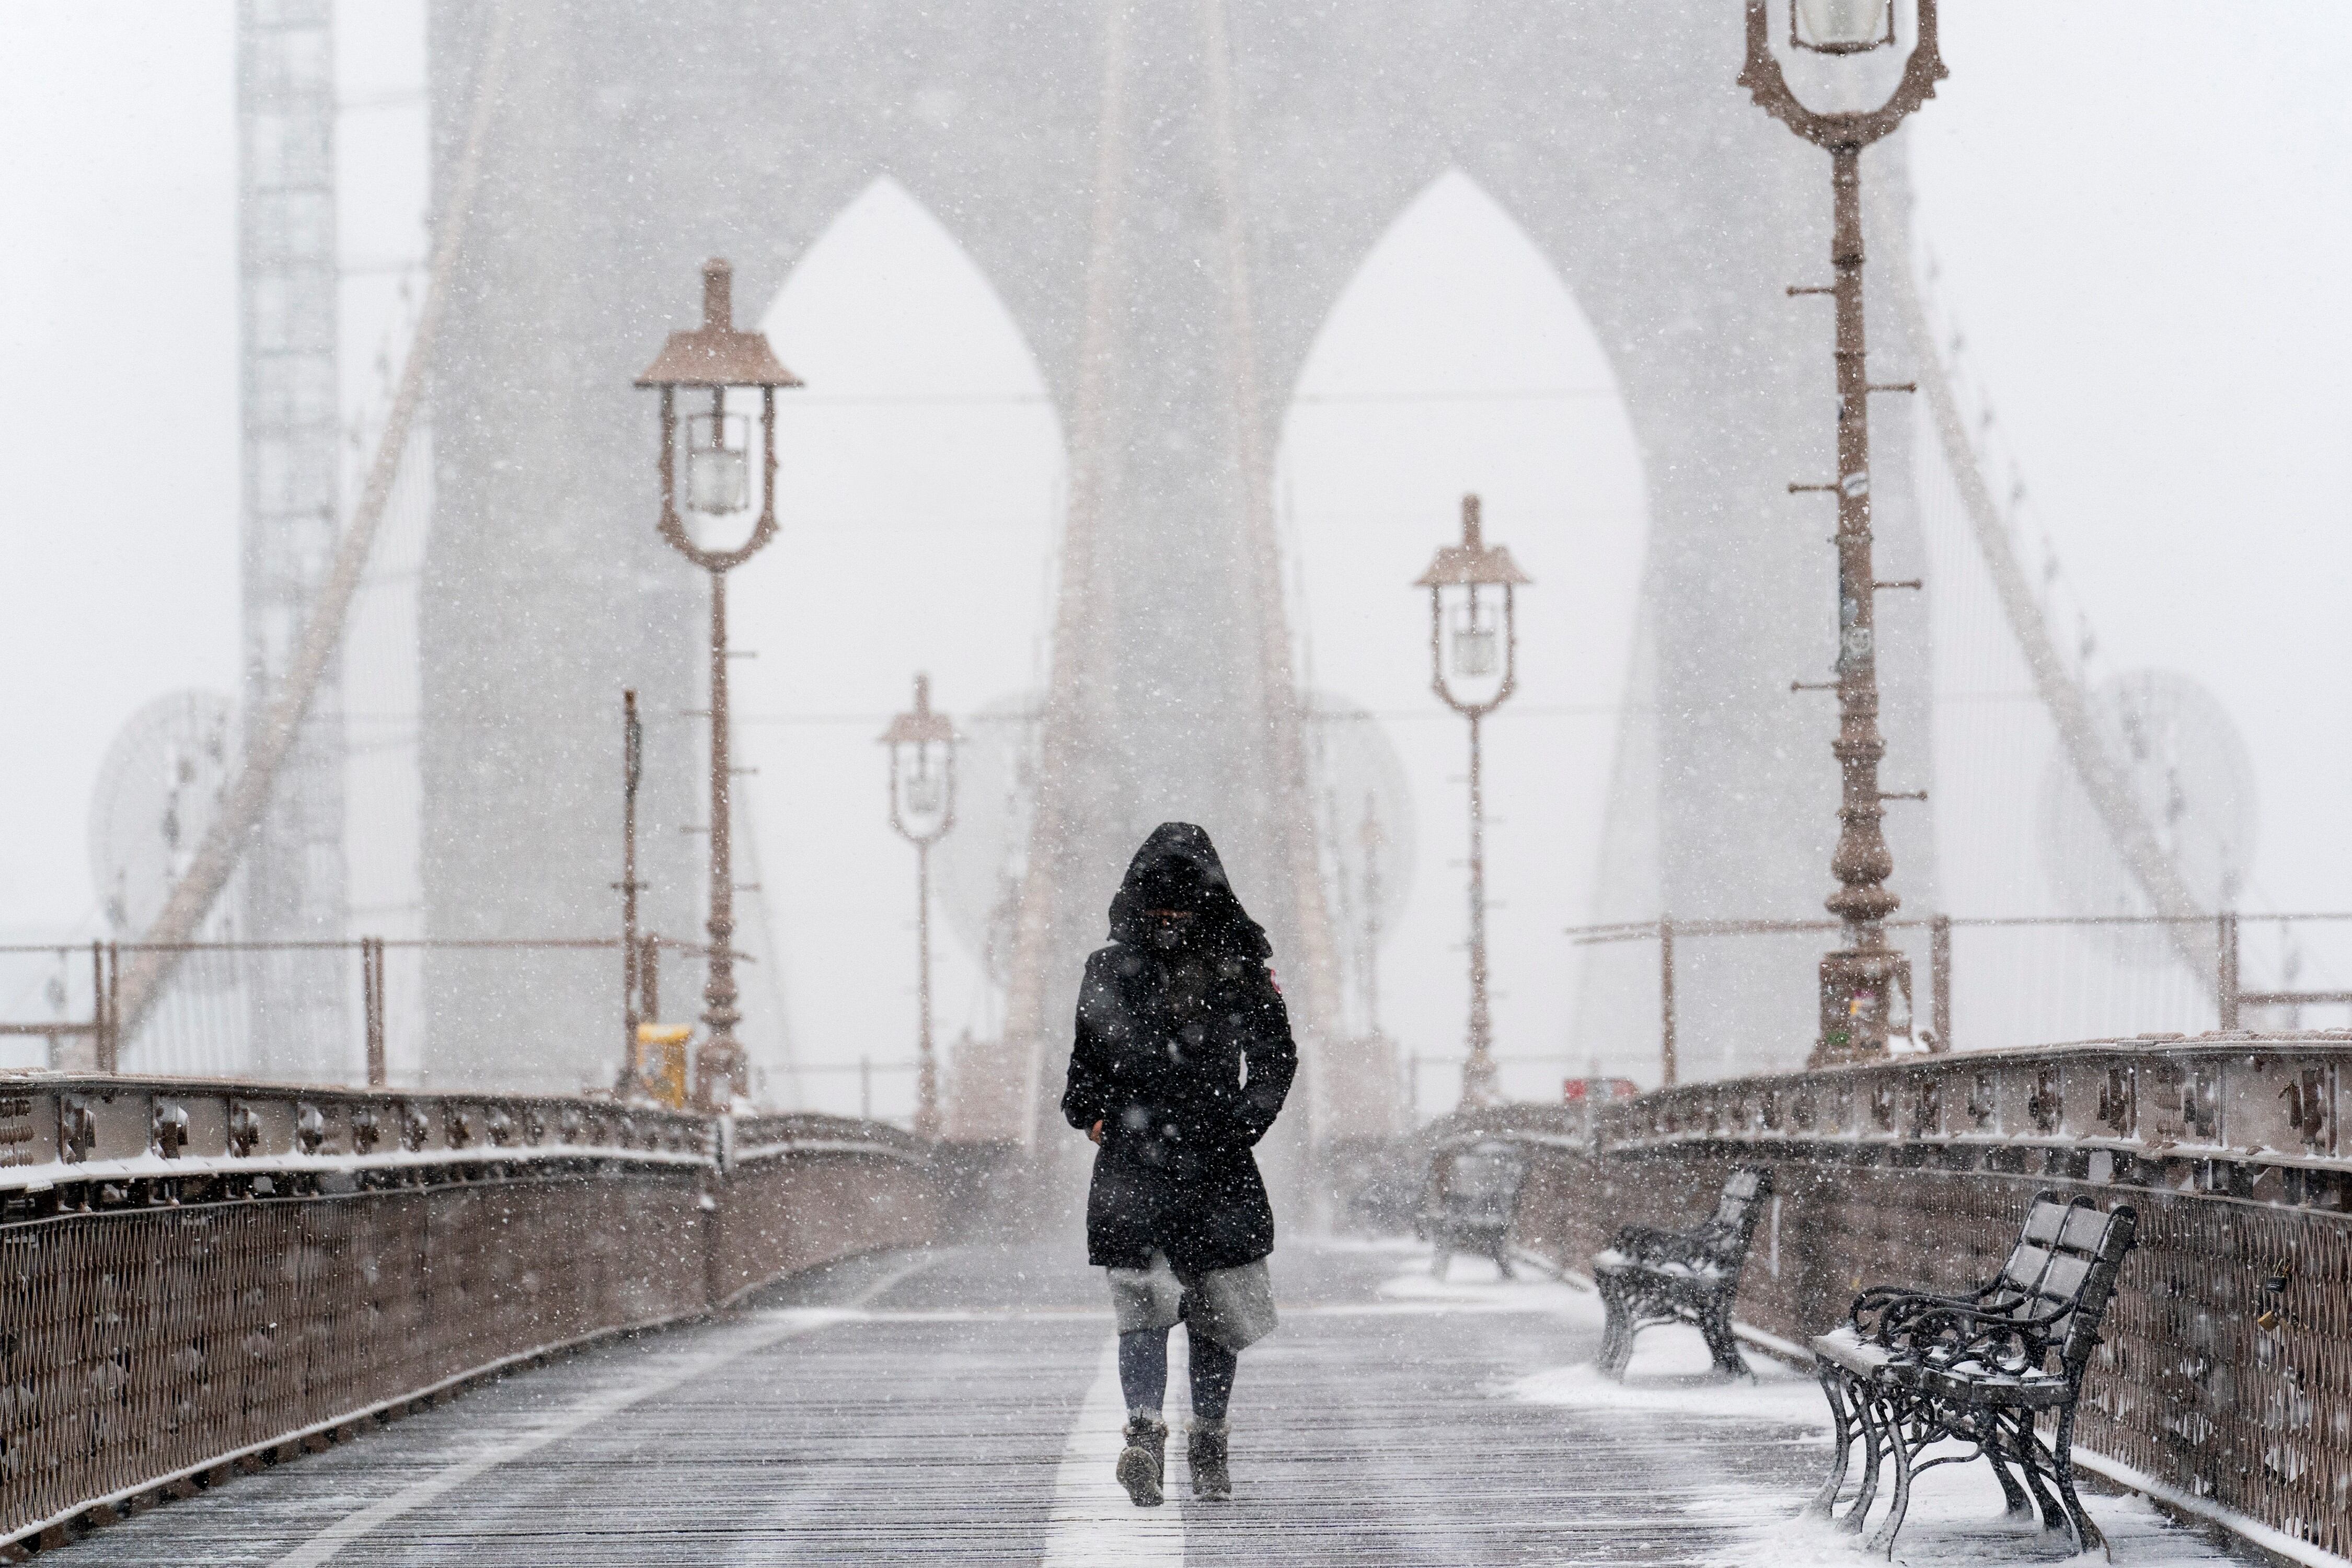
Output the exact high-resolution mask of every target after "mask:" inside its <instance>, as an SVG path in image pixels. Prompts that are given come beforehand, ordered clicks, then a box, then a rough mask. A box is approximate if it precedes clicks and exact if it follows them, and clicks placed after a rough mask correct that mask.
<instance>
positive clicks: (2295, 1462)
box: [1432, 1034, 2352, 1555]
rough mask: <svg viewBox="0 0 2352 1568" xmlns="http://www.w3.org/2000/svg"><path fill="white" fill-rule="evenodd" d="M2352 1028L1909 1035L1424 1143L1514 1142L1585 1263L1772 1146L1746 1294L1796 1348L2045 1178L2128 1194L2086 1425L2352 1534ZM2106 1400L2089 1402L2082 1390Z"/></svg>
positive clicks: (1993, 1229)
mask: <svg viewBox="0 0 2352 1568" xmlns="http://www.w3.org/2000/svg"><path fill="white" fill-rule="evenodd" d="M2347 1080H2352V1035H2343V1034H2336V1035H2326V1036H2316V1035H2279V1036H2250V1035H2239V1036H2234V1037H2232V1036H2225V1035H2210V1036H2201V1037H2196V1038H2190V1039H2182V1038H2179V1037H2169V1038H2155V1037H2149V1038H2141V1039H2135V1040H2120V1041H2112V1042H2099V1043H2092V1044H2084V1045H2074V1046H2062V1047H2046V1048H2037V1049H2032V1050H2016V1051H1999V1052H1984V1053H1968V1052H1962V1053H1958V1054H1955V1055H1950V1056H1936V1057H1921V1058H1908V1059H1901V1060H1897V1061H1895V1062H1889V1063H1885V1064H1880V1065H1874V1066H1870V1067H1859V1068H1841V1069H1832V1070H1829V1071H1823V1072H1815V1073H1796V1074H1787V1075H1781V1076H1775V1077H1763V1078H1752V1079H1731V1080H1727V1081H1722V1082H1716V1083H1705V1084H1690V1085H1685V1086H1684V1087H1681V1088H1677V1089H1664V1090H1660V1091H1658V1092H1656V1093H1653V1094H1648V1095H1644V1096H1643V1097H1641V1098H1640V1099H1638V1100H1631V1101H1626V1102H1622V1103H1621V1104H1620V1105H1618V1106H1616V1107H1614V1108H1612V1109H1609V1110H1604V1111H1602V1112H1601V1115H1600V1118H1599V1123H1598V1126H1597V1127H1591V1128H1588V1127H1587V1126H1586V1125H1585V1123H1584V1121H1583V1120H1582V1118H1581V1115H1580V1112H1579V1111H1578V1110H1573V1109H1570V1108H1565V1107H1561V1108H1554V1107H1541V1108H1538V1107H1525V1106H1522V1107H1513V1108H1507V1109H1504V1110H1496V1111H1487V1112H1482V1113H1476V1114H1475V1115H1473V1116H1462V1117H1456V1118H1453V1119H1450V1120H1449V1121H1444V1122H1440V1123H1438V1124H1436V1125H1435V1126H1434V1127H1433V1129H1432V1132H1433V1134H1434V1136H1436V1137H1437V1138H1438V1139H1439V1140H1440V1141H1441V1142H1444V1141H1449V1140H1453V1139H1458V1138H1464V1137H1470V1136H1492V1135H1495V1134H1497V1133H1500V1134H1502V1135H1505V1136H1508V1137H1512V1138H1515V1139H1517V1140H1519V1141H1521V1142H1524V1143H1526V1144H1527V1146H1528V1151H1529V1154H1530V1166H1529V1171H1528V1178H1527V1182H1526V1184H1525V1186H1524V1188H1523V1189H1522V1192H1521V1195H1520V1203H1519V1211H1518V1217H1519V1241H1520V1244H1521V1245H1523V1246H1525V1247H1528V1248H1529V1249H1531V1250H1533V1251H1536V1252H1538V1253H1541V1254H1543V1255H1545V1256H1548V1257H1549V1258H1554V1259H1557V1260H1559V1262H1560V1263H1562V1264H1563V1265H1565V1266H1566V1267H1568V1268H1584V1267H1586V1265H1587V1261H1588V1260H1589V1259H1590V1258H1591V1256H1592V1254H1593V1253H1594V1252H1595V1251H1596V1250H1598V1249H1599V1248H1600V1247H1601V1246H1602V1245H1603V1244H1604V1242H1605V1240H1606V1238H1607V1236H1608V1233H1609V1231H1610V1229H1611V1228H1612V1227H1613V1226H1615V1225H1617V1224H1618V1223H1620V1222H1623V1221H1648V1222H1651V1223H1671V1222H1675V1221H1677V1220H1680V1219H1686V1218H1687V1217H1689V1216H1690V1215H1695V1214H1698V1213H1701V1212H1703V1211H1704V1210H1705V1209H1706V1207H1707V1206H1708V1205H1710V1204H1712V1202H1713V1201H1714V1195H1715V1194H1716V1192H1717V1190H1718V1189H1719V1188H1720V1186H1721V1184H1722V1183H1723V1180H1724V1177H1725V1176H1726V1174H1727V1173H1728V1172H1729V1171H1730V1169H1731V1168H1732V1167H1733V1166H1735V1165H1738V1164H1753V1163H1765V1164H1769V1165H1771V1166H1772V1167H1773V1168H1774V1172H1775V1175H1776V1178H1777V1189H1776V1190H1777V1193H1778V1196H1777V1197H1776V1198H1775V1200H1774V1203H1773V1205H1772V1209H1771V1211H1770V1212H1769V1214H1768V1215H1766V1216H1765V1217H1764V1220H1763V1223H1762V1225H1761V1226H1759V1230H1758V1232H1757V1236H1756V1242H1755V1246H1754V1247H1753V1249H1752V1250H1751V1251H1750V1253H1749V1255H1748V1271H1747V1277H1746V1280H1745V1283H1744V1284H1743V1285H1742V1287H1741V1289H1740V1294H1739V1312H1740V1315H1741V1317H1742V1319H1743V1320H1744V1321H1745V1322H1746V1323H1747V1324H1748V1325H1751V1326H1752V1329H1753V1330H1754V1331H1759V1338H1763V1339H1765V1340H1766V1341H1767V1342H1770V1341H1771V1340H1774V1339H1777V1340H1778V1341H1780V1342H1781V1345H1782V1347H1784V1348H1789V1349H1793V1348H1794V1347H1795V1346H1796V1345H1800V1344H1802V1343H1803V1342H1804V1341H1805V1340H1806V1339H1808V1338H1809V1337H1810V1336H1811V1335H1813V1334H1816V1333H1819V1332H1822V1331H1825V1330H1826V1329H1828V1328H1830V1327H1831V1326H1832V1325H1833V1324H1834V1323H1835V1322H1836V1321H1838V1320H1839V1319H1840V1318H1841V1317H1842V1316H1843V1313H1844V1311H1845V1309H1846V1307H1847V1304H1848V1303H1849V1302H1850V1300H1852V1298H1853V1293H1854V1291H1855V1290H1856V1289H1858V1288H1859V1287H1860V1286H1862V1285H1864V1284H1869V1283H1872V1282H1874V1281H1878V1280H1905V1281H1911V1282H1916V1283H1921V1284H1923V1285H1925V1286H1927V1287H1928V1288H1938V1289H1940V1288H1943V1287H1946V1286H1959V1285H1962V1284H1964V1283H1966V1284H1973V1283H1976V1282H1978V1281H1979V1280H1982V1279H1990V1277H1991V1276H1992V1275H1993V1273H1994V1272H1996V1271H1997V1270H1998V1269H1999V1268H2000V1262H2001V1258H2002V1255H2003V1253H2004V1251H2005V1250H2006V1248H2007V1247H2008V1246H2009V1243H2010V1242H2011V1239H2013V1237H2015V1235H2016V1233H2017V1227H2018V1226H2019V1224H2020V1222H2021V1218H2022V1216H2023V1215H2024V1212H2025V1209H2026V1206H2027V1205H2028V1204H2029V1203H2030V1201H2031V1200H2032V1195H2033V1194H2034V1193H2035V1192H2037V1191H2040V1190H2042V1189H2047V1188H2055V1189H2057V1190H2059V1191H2062V1192H2077V1191H2089V1192H2091V1193H2093V1194H2095V1195H2096V1196H2098V1197H2099V1198H2100V1199H2101V1200H2102V1201H2103V1202H2105V1201H2112V1200H2116V1199H2127V1200H2128V1201H2129V1202H2130V1203H2131V1204H2133V1205H2135V1206H2136V1207H2137V1209H2138V1211H2139V1216H2140V1245H2139V1247H2138V1249H2137V1251H2136V1252H2135V1253H2134V1254H2133V1255H2132V1257H2131V1258H2130V1260H2129V1261H2128V1262H2127V1263H2126V1266H2125V1268H2124V1275H2123V1281H2122V1285H2121V1288H2120V1289H2119V1290H2118V1291H2117V1294H2116V1299H2115V1303H2114V1306H2113V1307H2112V1308H2111V1309H2110V1310H2109V1313H2108V1318H2107V1323H2106V1329H2105V1333H2106V1342H2105V1344H2104V1345H2102V1346H2101V1347H2100V1349H2099V1352H2098V1359H2097V1362H2096V1363H2095V1369H2094V1372H2093V1375H2092V1377H2091V1380H2090V1386H2089V1390H2088V1392H2087V1394H2085V1397H2084V1408H2083V1412H2082V1424H2081V1426H2080V1428H2079V1430H2078V1434H2077V1437H2076V1441H2077V1443H2078V1445H2080V1446H2081V1447H2084V1448H2088V1449H2092V1450H2095V1455H2094V1456H2093V1457H2092V1458H2088V1459H2085V1460H2084V1461H2083V1462H2084V1465H2085V1467H2086V1468H2100V1469H2104V1470H2105V1471H2106V1472H2107V1473H2109V1474H2110V1475H2113V1476H2115V1477H2116V1479H2122V1480H2125V1481H2126V1482H2127V1483H2128V1484H2131V1485H2134V1486H2137V1487H2140V1488H2142V1489H2147V1490H2148V1491H2150V1492H2152V1493H2153V1494H2154V1495H2156V1496H2158V1497H2159V1498H2162V1499H2164V1500H2167V1501H2168V1502H2172V1503H2174V1504H2176V1505H2179V1506H2181V1507H2184V1508H2186V1509H2188V1510H2190V1511H2192V1512H2199V1513H2204V1514H2207V1515H2209V1516H2211V1517H2215V1518H2218V1519H2221V1520H2222V1521H2224V1522H2227V1523H2229V1524H2230V1525H2231V1527H2232V1528H2235V1529H2238V1530H2241V1531H2243V1532H2245V1533H2247V1534H2249V1535H2250V1536H2252V1538H2254V1539H2255V1540H2256V1541H2257V1542H2263V1543H2265V1544H2268V1545H2271V1546H2272V1547H2273V1548H2279V1547H2281V1546H2284V1545H2286V1544H2287V1543H2289V1542H2294V1543H2303V1544H2304V1545H2305V1546H2316V1547H2318V1548H2320V1549H2321V1550H2323V1551H2326V1552H2334V1553H2337V1554H2339V1555H2352V1348H2347V1347H2352V1214H2347V1210H2352V1141H2347V1133H2346V1131H2345V1130H2344V1118H2345V1113H2346V1111H2347V1110H2352V1081H2347ZM2094 1406H2095V1408H2094Z"/></svg>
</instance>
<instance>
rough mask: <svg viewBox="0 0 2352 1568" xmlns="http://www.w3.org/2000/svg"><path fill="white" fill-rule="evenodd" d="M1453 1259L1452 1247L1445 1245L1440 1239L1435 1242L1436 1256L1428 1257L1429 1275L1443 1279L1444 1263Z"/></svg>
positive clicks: (1432, 1277)
mask: <svg viewBox="0 0 2352 1568" xmlns="http://www.w3.org/2000/svg"><path fill="white" fill-rule="evenodd" d="M1453 1261H1454V1249H1453V1248H1452V1247H1448V1246H1446V1245H1445V1244H1444V1242H1442V1241H1441V1242H1439V1243H1438V1244H1437V1256H1436V1257H1435V1258H1432V1259H1430V1263H1429V1277H1430V1278H1431V1279H1444V1278H1445V1267H1446V1265H1447V1264H1449V1263H1452V1262H1453Z"/></svg>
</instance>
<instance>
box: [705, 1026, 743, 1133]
mask: <svg viewBox="0 0 2352 1568" xmlns="http://www.w3.org/2000/svg"><path fill="white" fill-rule="evenodd" d="M694 1077H695V1085H694V1103H695V1104H696V1105H697V1106H698V1107H700V1108H701V1109H702V1110H704V1111H706V1112H708V1113H709V1114H710V1115H713V1116H719V1115H724V1114H725V1113H726V1112H728V1111H730V1110H733V1109H734V1108H735V1100H736V1097H737V1096H739V1095H741V1094H743V1093H745V1092H747V1091H748V1090H749V1089H750V1088H751V1085H750V1082H749V1080H748V1078H747V1076H746V1074H745V1072H744V1061H743V1047H740V1046H736V1045H719V1044H717V1043H715V1042H714V1043H712V1044H709V1045H706V1046H704V1047H702V1048H701V1049H700V1050H698V1051H697V1052H696V1053H695V1055H694Z"/></svg>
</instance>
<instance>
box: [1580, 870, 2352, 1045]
mask: <svg viewBox="0 0 2352 1568" xmlns="http://www.w3.org/2000/svg"><path fill="white" fill-rule="evenodd" d="M2334 921H2352V912H2342V911H2301V912H2287V913H2278V914H2242V913H2240V912H2237V911H2234V910H2232V911H2224V912H2222V913H2221V914H2218V915H2200V916H2170V915H2008V916H2000V915H1995V916H1984V915H1975V916H1971V915H1948V914H1937V915H1928V916H1923V917H1918V918H1914V919H1910V920H1890V921H1886V922H1885V923H1886V928H1887V929H1888V930H1889V931H1919V932H1924V933H1925V935H1926V937H1927V980H1928V995H1927V1022H1926V1023H1925V1025H1924V1026H1919V1027H1917V1028H1916V1032H1915V1036H1914V1037H1915V1038H1916V1040H1917V1041H1918V1042H1919V1044H1920V1046H1921V1047H1923V1048H1924V1049H1926V1050H1927V1051H1928V1052H1930V1053H1931V1054H1933V1053H1941V1052H1945V1051H1949V1050H1952V1049H1953V1048H1955V1046H1956V1044H1957V1037H1956V1028H1957V1027H1958V1024H1957V1023H1956V1020H1955V1017H1954V1011H1955V1009H1954V1003H1953V980H1954V973H1955V968H1954V956H1953V955H1954V933H1955V932H1967V931H2036V930H2040V931H2054V930H2070V931H2108V932H2125V931H2132V930H2135V929H2139V930H2147V931H2151V932H2161V933H2163V934H2164V936H2165V937H2166V938H2167V940H2168V946H2169V947H2170V948H2171V949H2172V950H2175V951H2176V952H2178V951H2189V950H2190V949H2192V948H2194V949H2195V950H2197V951H2200V952H2202V953H2203V954H2204V956H2205V965H2206V967H2205V972H2204V973H2203V974H2202V976H2201V977H2200V983H2201V988H2202V991H2203V994H2204V995H2205V996H2206V997H2207V998H2210V1004H2211V1007H2212V1010H2213V1014H2214V1018H2215V1021H2216V1023H2217V1025H2218V1026H2219V1027H2220V1028H2221V1029H2222V1030H2225V1031H2228V1030H2235V1029H2237V1028H2239V1027H2240V1026H2241V1025H2242V1021H2243V1020H2244V1017H2245V1015H2246V1013H2247V1011H2248V1010H2249V1009H2271V1008H2284V1009H2299V1008H2302V1007H2305V1006H2326V1005H2352V990H2343V989H2301V990H2298V989H2293V988H2273V989H2260V990H2255V989H2248V988H2246V987H2245V986H2244V984H2242V980H2243V976H2242V956H2243V954H2242V932H2243V929H2244V927H2245V926H2247V925H2249V924H2254V923H2260V924H2262V925H2264V926H2273V925H2275V926H2278V927H2280V928H2282V929H2284V928H2287V927H2291V926H2294V925H2295V924H2298V923H2305V922H2334ZM2200 928H2201V929H2203V930H2209V931H2210V933H2211V934H2210V942H2201V941H2199V940H2198V936H2197V932H2198V931H2200ZM1841 929H1843V928H1842V927H1841V926H1840V925H1839V923H1838V922H1837V921H1828V920H1803V921H1796V920H1676V919H1675V918H1673V917H1672V916H1664V917H1661V918H1660V919H1657V920H1651V921H1615V922H1612V923H1610V924H1606V925H1593V926H1576V927H1571V928H1570V930H1569V931H1568V935H1569V936H1570V937H1571V938H1572V939H1573V940H1574V942H1575V944H1576V945H1577V946H1579V947H1595V946H1607V945H1612V944H1617V943H1623V942H1656V943H1657V944H1658V1058H1659V1068H1660V1077H1661V1081H1662V1082H1663V1083H1664V1084H1665V1085H1666V1086H1669V1087H1671V1086H1673V1085H1674V1084H1675V1083H1676V1082H1677V1081H1678V1080H1679V1079H1680V1077H1681V1073H1680V1065H1681V1064H1680V1060H1679V1058H1680V1045H1681V1039H1680V1025H1679V1019H1678V1017H1677V1014H1676V1008H1675V979H1676V973H1677V971H1676V952H1675V949H1676V944H1677V943H1678V942H1688V941H1692V940H1696V939H1708V938H1740V937H1758V936H1793V935H1801V934H1806V933H1815V934H1819V935H1822V936H1824V937H1827V936H1831V935H1833V934H1834V933H1836V932H1837V931H1840V930H1841ZM2171 1022H2173V1023H2175V1024H2177V1025H2179V1026H2181V1027H2180V1029H2179V1032H2180V1033H2184V1034H2185V1033H2188V1032H2189V1031H2190V1027H2191V1026H2194V1025H2196V1024H2198V1023H2200V1022H2201V1020H2192V1019H2188V1018H2175V1019H2173V1020H2171Z"/></svg>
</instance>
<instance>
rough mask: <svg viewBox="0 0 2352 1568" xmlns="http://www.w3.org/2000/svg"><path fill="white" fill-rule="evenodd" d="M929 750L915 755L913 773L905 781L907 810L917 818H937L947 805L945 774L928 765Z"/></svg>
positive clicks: (944, 771)
mask: <svg viewBox="0 0 2352 1568" xmlns="http://www.w3.org/2000/svg"><path fill="white" fill-rule="evenodd" d="M929 750H930V749H929V747H923V748H920V749H919V750H918V751H917V752H916V753H915V772H914V774H913V776H912V777H910V778H908V780H907V809H908V811H909V812H910V813H912V814H913V815H914V816H939V815H940V810H941V809H942V808H943V807H945V806H946V805H947V803H948V784H947V772H946V770H945V769H943V768H934V767H932V766H930V765H929V763H930V756H929Z"/></svg>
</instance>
